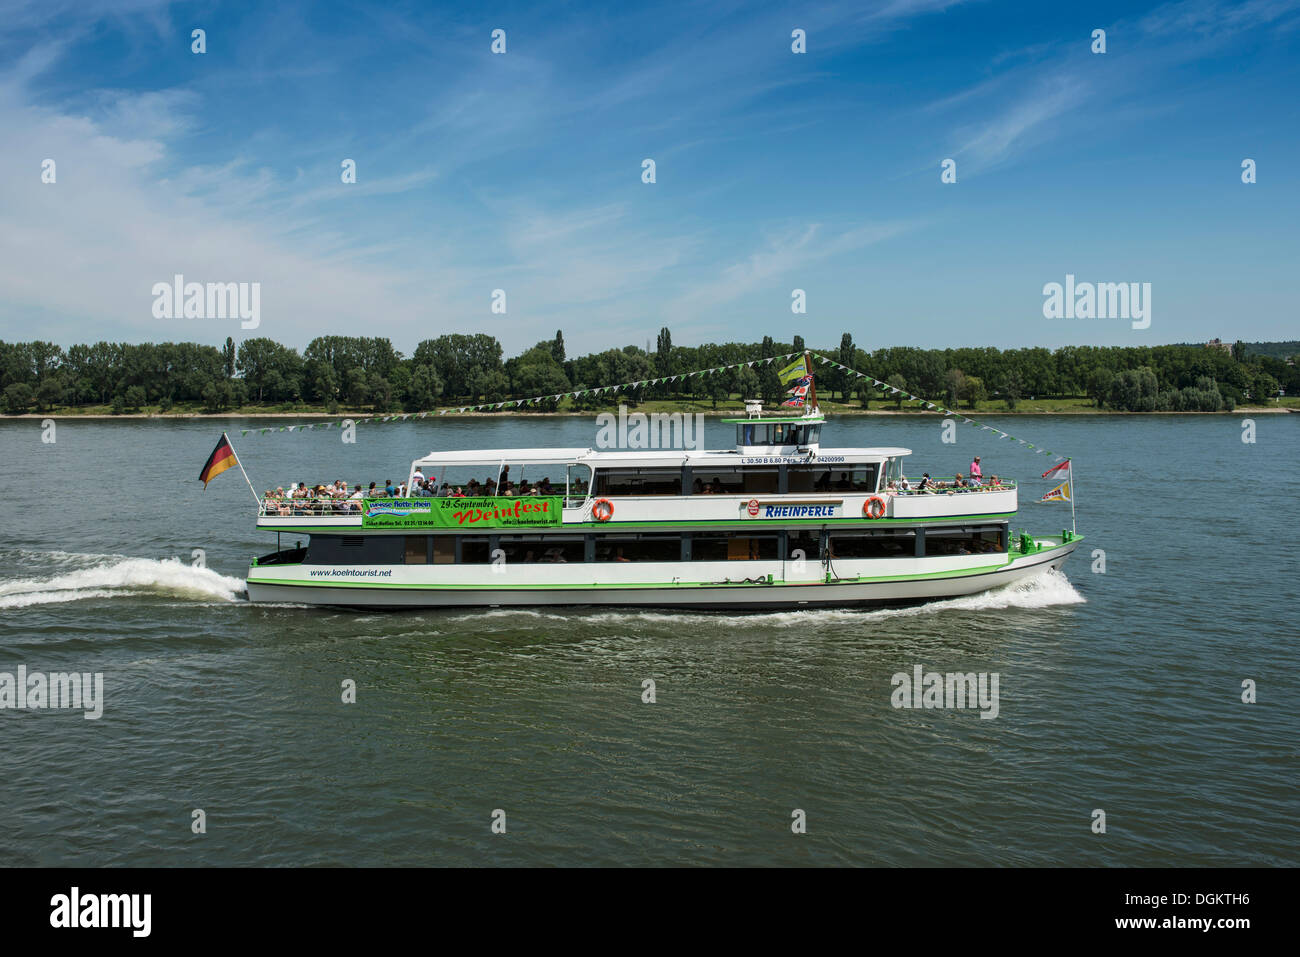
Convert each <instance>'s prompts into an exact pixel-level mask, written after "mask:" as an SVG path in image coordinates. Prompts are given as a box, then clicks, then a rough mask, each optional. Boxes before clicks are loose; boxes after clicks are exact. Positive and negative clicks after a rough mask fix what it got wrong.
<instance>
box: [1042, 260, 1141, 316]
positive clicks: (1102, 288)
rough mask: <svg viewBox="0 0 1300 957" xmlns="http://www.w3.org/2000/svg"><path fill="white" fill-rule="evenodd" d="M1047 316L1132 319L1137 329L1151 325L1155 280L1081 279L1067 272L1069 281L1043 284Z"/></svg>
mask: <svg viewBox="0 0 1300 957" xmlns="http://www.w3.org/2000/svg"><path fill="white" fill-rule="evenodd" d="M1043 317H1044V318H1046V319H1131V320H1133V328H1134V329H1146V328H1148V327H1149V326H1150V325H1151V283H1149V282H1143V283H1137V282H1098V283H1092V282H1081V283H1076V282H1075V281H1074V274H1073V273H1067V274H1066V276H1065V284H1064V285H1062V284H1061V283H1059V282H1049V283H1048V284H1047V285H1045V286H1043Z"/></svg>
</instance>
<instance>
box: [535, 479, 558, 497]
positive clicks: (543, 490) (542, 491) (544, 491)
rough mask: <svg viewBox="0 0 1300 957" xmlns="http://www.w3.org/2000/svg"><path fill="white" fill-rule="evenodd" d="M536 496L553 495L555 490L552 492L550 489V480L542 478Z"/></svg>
mask: <svg viewBox="0 0 1300 957" xmlns="http://www.w3.org/2000/svg"><path fill="white" fill-rule="evenodd" d="M537 494H538V495H554V494H555V490H554V489H553V488H551V480H550V479H549V478H543V479H542V484H541V485H539V486H538V487H537Z"/></svg>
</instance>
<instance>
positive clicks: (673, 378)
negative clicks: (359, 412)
mask: <svg viewBox="0 0 1300 957" xmlns="http://www.w3.org/2000/svg"><path fill="white" fill-rule="evenodd" d="M799 355H803V353H802V352H790V353H787V354H786V355H783V356H771V357H770V358H767V359H755V360H753V361H752V362H733V363H731V364H730V365H725V366H718V367H716V368H713V369H699V370H697V371H695V372H679V373H676V374H674V375H670V376H664V377H662V378H657V379H640V380H638V381H636V382H624V383H622V384H621V385H603V386H595V387H593V388H590V389H578V390H576V391H574V392H560V393H556V394H555V395H537V396H533V397H531V398H528V399H510V400H508V401H505V402H484V403H481V404H479V405H463V406H458V407H457V408H456V409H455V411H456V412H458V413H463V412H482V411H484V410H487V409H492V410H496V409H504V408H505V407H506V406H515V407H519V406H525V405H537V404H538V403H539V402H545V401H547V400H553V401H559V400H560V399H563V398H565V397H566V396H567V397H572V398H574V399H577V398H580V397H582V396H584V395H606V394H609V393H617V392H623V391H625V390H628V389H640V388H643V387H644V386H647V385H659V384H661V383H664V382H678V381H685V380H686V379H689V378H690V377H691V376H700V375H713V374H714V373H716V372H728V371H730V370H732V369H746V368H750V369H752V368H753V367H754V366H756V365H771V364H772V363H773V362H784V361H786V360H788V359H793V358H794V357H795V356H799ZM451 411H452V409H450V408H446V409H433V410H429V411H425V412H408V413H405V414H402V415H389V416H374V415H372V416H362V417H357V418H352V419H351V421H352V422H353V423H354V424H355V425H365V424H368V423H372V422H393V421H397V420H400V421H402V422H405V421H406V420H407V419H410V418H413V417H414V418H420V419H423V418H425V417H426V416H430V415H446V414H447V413H448V412H451ZM346 421H348V419H340V420H337V421H333V422H309V423H306V424H303V425H284V426H280V427H279V428H275V427H267V428H260V429H257V428H254V429H240V430H239V434H240V435H241V436H244V435H266V434H267V433H268V432H306V431H309V430H312V429H328V428H332V427H338V428H342V427H343V423H344V422H346Z"/></svg>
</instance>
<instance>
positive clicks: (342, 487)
mask: <svg viewBox="0 0 1300 957" xmlns="http://www.w3.org/2000/svg"><path fill="white" fill-rule="evenodd" d="M826 484H827V486H829V485H830V482H829V473H828V476H827V482H826ZM841 486H842V487H844V488H849V487H850V486H849V482H848V474H847V473H844V474H843V475H841V482H840V483H839V484H838V485H837V486H836V487H837V488H839V487H841ZM1011 487H1012V486H1011V485H1004V484H1003V483H1002V481H1001V479H999V478H998V477H997V476H996V475H991V476H989V479H988V481H987V482H986V481H985V480H984V476H983V473H982V470H981V469H980V457H979V456H978V455H977V456H975V458H974V460H973V461H972V462H971V464H970V468H969V469H968V470H967V474H966V475H963V474H962V473H961V472H958V473H957V474H956V475H955V476H953V478H952V481H944V480H940V479H932V478H930V473H929V472H925V473H924V474H922V476H921V478H920V480H919V481H916V482H911V481H909V480H908V478H907V476H905V475H904V476H900V477H899V478H898V479H897V480H890V482H889V483H888V484H887V485H886V487H885V491H886V492H888V493H889V494H891V495H943V494H947V495H953V494H956V493H958V492H987V491H993V490H997V489H1004V488H1011ZM693 490H694V492H695V494H697V495H699V494H704V495H711V494H718V493H726V492H728V491H730V490H729V489H726V488H724V487H723V485H722V482H721V480H719V479H716V478H715V479H714V481H713V482H702V481H701V480H700V479H696V480H695V486H694V489H693ZM819 490H820V489H819ZM585 491H586V489H585V487H584V485H583V484H582V483H578V484H577V485H575V487H574V489H573V492H574V494H578V495H581V494H583V493H584V492H585ZM560 494H562V491H560V490H557V489H556V488H555V487H554V486H553V485H552V484H551V480H550V478H549V477H546V478H543V479H541V480H540V481H536V482H529V481H520V482H519V483H518V484H516V483H515V482H513V481H512V480H511V479H510V466H508V465H506V466H503V467H502V468H501V472H500V475H499V477H498V478H488V479H486V480H485V481H483V482H480V481H479V480H478V479H476V478H472V479H470V480H469V481H468V482H465V483H464V484H460V485H452V484H451V483H450V482H445V481H444V482H442V483H441V484H439V483H438V477H437V476H436V475H430V476H428V477H426V476H425V475H424V473H423V472H422V471H421V470H420V469H418V468H417V469H416V470H415V474H414V475H412V476H411V483H410V486H409V487H408V486H407V483H405V482H401V483H398V484H396V485H394V484H393V481H392V480H391V479H387V480H385V482H384V485H383V487H382V488H380V487H379V485H378V483H376V482H371V483H370V485H369V486H368V487H365V488H363V487H362V486H360V485H353V486H352V487H351V489H349V488H348V484H347V482H344V481H343V480H342V479H339V480H338V481H336V482H334V483H332V484H330V485H308V484H307V483H306V482H295V483H293V484H292V485H290V486H289V488H288V490H286V489H285V488H284V487H283V486H281V487H279V488H277V489H274V490H271V489H267V491H266V494H265V496H264V497H263V502H262V504H263V509H264V511H265V512H266V513H267V514H280V515H330V514H339V515H343V514H347V513H349V512H360V511H362V506H363V504H364V500H365V499H377V498H493V497H506V498H513V497H522V496H536V495H560Z"/></svg>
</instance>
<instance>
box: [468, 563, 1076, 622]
mask: <svg viewBox="0 0 1300 957" xmlns="http://www.w3.org/2000/svg"><path fill="white" fill-rule="evenodd" d="M1086 601H1087V599H1085V598H1084V597H1083V595H1081V594H1079V592H1078V590H1077V589H1076V588H1075V587H1074V585H1072V584H1071V583H1070V579H1068V578H1067V577H1066V576H1065V575H1064V574H1063V573H1062V572H1060V571H1058V570H1056V569H1051V570H1049V571H1046V572H1043V573H1042V574H1040V575H1035V576H1034V577H1033V578H1026V579H1022V580H1021V581H1017V582H1012V583H1011V584H1009V585H1003V586H1002V587H1001V588H994V589H991V590H990V591H986V592H980V593H979V594H976V595H963V596H961V597H960V598H943V599H939V600H937V601H931V602H926V603H925V604H923V605H910V606H906V607H901V608H805V609H800V608H790V609H786V610H782V611H774V612H754V613H749V614H736V613H734V612H725V613H719V612H690V611H681V612H670V611H635V610H633V609H624V610H620V611H616V612H615V611H596V612H579V611H576V610H574V611H570V612H568V613H565V612H563V611H560V610H556V611H554V612H548V611H536V610H526V609H508V608H500V609H495V610H493V611H487V612H482V611H480V612H475V613H472V614H465V615H458V616H457V617H455V618H453V619H452V621H470V620H480V621H481V620H483V619H485V618H494V617H497V618H516V619H524V618H532V619H547V620H573V619H574V618H576V617H578V616H581V620H582V621H584V622H590V623H593V624H603V623H606V622H609V623H626V622H628V621H643V622H653V623H663V624H673V625H683V624H688V623H690V622H692V621H697V622H701V623H704V622H708V623H709V624H710V625H711V626H712V627H715V628H716V627H717V626H718V624H719V623H720V622H721V623H728V624H732V625H735V626H736V627H738V628H753V627H761V626H763V625H764V624H771V625H780V626H786V625H790V624H794V623H803V624H808V625H815V624H823V625H826V624H834V623H836V622H845V623H852V622H868V621H879V620H883V619H888V618H909V617H915V616H923V615H935V614H940V613H942V612H947V611H975V612H983V611H1001V610H1003V609H1010V608H1019V609H1028V610H1034V609H1041V608H1053V607H1057V606H1062V605H1082V604H1084V603H1085V602H1086Z"/></svg>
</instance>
